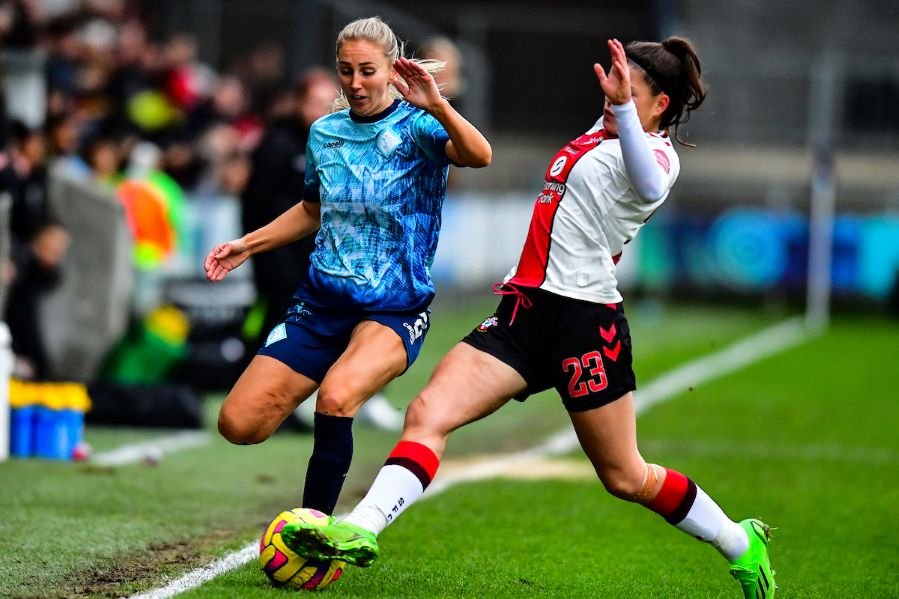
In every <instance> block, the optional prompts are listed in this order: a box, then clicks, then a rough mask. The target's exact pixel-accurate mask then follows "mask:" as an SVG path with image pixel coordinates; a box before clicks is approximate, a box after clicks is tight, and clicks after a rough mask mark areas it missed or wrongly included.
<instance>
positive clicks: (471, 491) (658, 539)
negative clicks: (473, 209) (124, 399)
mask: <svg viewBox="0 0 899 599" xmlns="http://www.w3.org/2000/svg"><path fill="white" fill-rule="evenodd" d="M491 310H492V299H486V300H485V301H483V302H479V303H478V305H476V306H475V307H474V308H468V309H461V308H455V307H452V306H449V305H447V304H444V305H443V306H441V305H439V304H438V305H437V306H436V307H435V312H434V319H433V330H432V332H431V333H430V335H429V338H428V341H427V344H426V345H425V348H424V352H423V354H422V356H421V358H420V359H419V362H418V363H417V364H416V365H415V366H414V367H413V369H412V370H411V371H410V372H409V373H407V374H406V375H405V376H404V377H402V378H401V379H399V380H398V381H397V382H395V383H394V384H392V385H391V386H390V387H389V389H388V395H389V396H390V398H391V400H392V401H393V402H394V403H395V404H397V405H402V404H404V403H405V402H407V401H408V399H409V398H410V397H411V396H412V395H413V394H414V393H415V391H416V390H417V389H418V388H420V387H421V385H422V384H423V383H424V382H425V381H426V379H427V376H428V374H429V373H430V369H431V367H432V366H433V364H434V363H435V361H436V360H437V359H438V358H439V356H440V355H442V353H443V352H444V351H445V350H446V349H447V348H448V347H449V346H451V345H452V344H453V343H454V342H455V341H456V340H457V339H458V338H459V337H461V336H462V335H463V334H464V333H465V332H466V331H467V330H468V329H470V328H471V327H472V326H474V325H476V324H478V323H479V322H480V321H481V320H482V319H483V318H484V317H485V316H487V315H489V312H490V311H491ZM783 316H784V315H783V314H772V313H768V312H766V313H760V312H759V311H744V310H739V309H709V308H701V307H683V306H669V307H664V308H659V307H657V306H651V305H648V304H647V306H646V307H644V306H641V305H639V304H637V303H635V304H634V305H632V306H630V309H629V317H630V320H631V324H632V329H633V337H634V346H635V353H636V369H637V375H638V380H639V381H642V382H644V383H645V382H648V381H650V380H652V379H653V378H654V377H655V376H657V375H659V374H661V373H663V372H665V371H667V370H669V369H671V368H674V367H676V366H678V365H680V364H683V363H684V362H686V361H689V360H690V359H692V358H695V357H699V356H702V355H705V354H708V353H711V352H713V351H715V350H716V349H718V348H720V347H722V346H724V345H726V344H727V343H728V342H730V341H733V340H735V339H738V338H740V337H742V336H744V335H747V334H750V333H752V332H755V331H757V330H759V329H761V328H763V327H765V326H768V325H770V324H774V323H775V322H778V321H779V320H781V318H782V317H783ZM897 339H899V322H896V321H895V320H893V321H889V320H884V319H878V318H874V317H841V316H837V317H835V319H834V322H833V326H832V327H831V329H830V330H829V331H828V332H827V333H826V334H825V335H823V336H821V337H818V338H815V339H812V340H810V341H808V342H806V343H804V344H802V345H800V346H798V347H795V348H793V349H790V350H788V351H786V352H784V353H782V354H779V355H777V356H774V357H772V358H768V359H766V360H763V361H760V362H758V363H755V364H753V365H751V366H750V367H748V368H745V369H743V370H741V371H739V372H737V373H735V374H732V375H729V376H727V377H724V378H722V379H719V380H716V381H712V382H709V383H705V384H701V385H697V386H696V387H695V388H694V389H693V390H692V391H689V392H687V393H684V394H682V395H679V396H677V397H674V398H672V400H671V401H669V402H668V403H665V404H662V405H659V406H656V407H655V408H653V409H652V410H650V411H649V412H648V413H646V414H645V415H644V416H642V417H641V418H640V421H639V432H640V441H641V447H642V450H643V453H644V455H645V456H646V457H647V459H649V460H651V461H655V462H658V463H662V464H665V465H667V466H670V467H672V468H675V469H679V470H682V471H683V472H685V473H686V474H687V475H688V476H690V477H692V478H693V479H694V480H696V481H697V482H698V483H699V484H700V485H701V486H702V487H703V488H704V489H705V490H706V491H707V492H709V494H711V495H712V496H713V497H715V498H716V499H717V500H718V501H719V502H720V503H721V504H722V506H723V507H724V509H725V510H726V511H727V512H728V513H729V514H730V515H731V516H732V517H735V518H743V517H748V516H762V517H764V518H765V519H766V520H767V521H768V522H769V523H770V524H772V525H773V526H775V527H776V528H777V530H776V531H775V532H774V540H773V542H772V545H771V549H772V557H773V560H774V566H775V569H776V570H777V573H778V583H779V585H780V587H781V588H780V593H779V595H778V596H781V597H896V596H899V573H897V566H899V523H897V518H896V509H897V506H899V484H897V482H896V481H897V480H899V437H897V435H896V434H895V423H896V422H897V420H899V377H897V374H896V372H897V369H896V366H895V360H896V357H895V350H896V347H897V344H896V340H897ZM218 401H220V398H218V399H216V398H211V399H210V401H209V402H208V404H209V405H208V409H209V416H210V417H209V422H210V424H212V423H214V415H215V410H216V408H217V403H218ZM566 422H567V418H566V416H565V413H564V411H563V410H562V409H561V405H560V403H559V401H558V399H557V398H556V397H555V396H554V395H553V394H551V393H546V394H542V395H540V396H537V397H533V398H531V399H530V400H529V401H528V402H527V403H525V404H523V405H520V404H518V403H517V402H515V403H512V404H510V405H508V406H507V407H505V408H503V409H502V410H500V412H499V413H497V414H496V415H494V416H492V417H491V418H488V419H486V420H484V421H482V422H479V423H476V424H475V425H472V426H470V427H468V428H466V429H463V430H462V431H460V432H459V433H458V434H457V435H455V436H454V437H453V439H452V440H451V442H450V448H449V451H448V453H447V459H453V460H464V459H466V458H467V457H470V456H479V455H485V454H490V453H496V452H507V451H513V450H516V449H522V448H526V447H530V446H533V445H536V444H538V443H540V442H541V441H543V440H544V439H545V438H546V437H547V436H549V435H550V434H552V433H554V432H556V431H557V430H560V429H561V428H562V427H564V426H565V424H566ZM158 434H160V433H159V432H153V431H122V430H109V429H93V430H89V431H88V438H89V441H90V442H91V443H92V444H93V445H94V447H95V449H98V450H103V449H108V448H112V447H115V446H117V445H120V444H122V443H131V442H135V441H139V440H145V439H147V438H149V437H153V436H156V435H158ZM356 439H357V441H356V458H355V462H354V465H353V469H352V471H351V473H350V477H349V479H348V481H347V485H346V487H345V490H344V494H343V497H342V500H341V507H342V508H344V509H348V508H349V507H351V506H352V505H353V503H355V501H356V500H357V499H358V498H359V497H360V496H361V494H362V493H364V491H365V489H366V488H367V486H368V484H369V483H370V481H371V478H372V476H373V475H374V473H375V472H376V471H377V469H378V467H379V466H380V464H381V463H382V462H383V459H384V457H385V456H386V454H387V452H388V451H389V450H390V448H391V447H392V446H393V444H394V442H395V439H396V435H395V434H394V433H388V432H382V431H374V430H371V429H365V428H361V427H357V430H356ZM310 442H311V438H310V437H309V436H304V435H296V434H279V435H277V436H275V437H274V438H272V439H271V440H269V441H267V442H266V443H264V444H262V445H259V446H254V447H234V446H230V445H228V444H227V443H225V442H224V441H222V440H220V439H218V438H216V437H213V441H212V442H211V443H210V444H209V445H207V446H204V447H200V448H194V449H189V450H185V451H183V452H181V453H177V454H173V455H170V456H166V457H165V458H164V459H163V460H162V462H161V463H160V465H159V466H158V467H155V468H153V467H147V466H144V465H140V464H138V465H133V466H126V467H121V468H115V469H101V468H96V467H92V466H90V465H89V464H87V465H85V464H69V463H49V462H44V461H38V460H12V461H9V462H6V463H2V464H0V489H2V491H0V514H2V516H0V555H2V556H3V557H2V558H0V596H3V597H57V596H121V595H127V594H130V593H134V592H139V591H144V590H148V589H152V588H155V587H157V586H159V585H161V584H163V583H164V582H165V581H166V580H168V579H172V578H175V577H177V576H180V575H181V574H183V573H185V572H187V571H189V570H191V569H193V568H195V567H198V566H200V565H203V564H204V563H207V562H208V561H209V560H211V559H212V558H214V557H216V556H221V555H224V554H226V553H228V552H230V551H232V550H234V549H236V548H238V547H241V546H243V545H245V544H246V543H247V542H248V541H249V540H251V539H253V538H256V537H258V534H259V533H260V532H261V530H262V526H263V525H264V524H265V522H267V520H268V519H270V518H271V517H272V516H274V515H275V514H276V513H277V512H278V511H280V510H281V509H284V508H287V507H294V506H295V505H296V504H297V503H298V502H299V494H300V485H301V484H302V478H303V472H304V468H305V462H306V459H307V458H308V455H309V448H310ZM559 459H560V460H562V461H564V462H566V463H569V464H570V465H572V466H573V467H574V469H575V470H580V471H584V470H588V467H587V464H586V460H585V459H584V458H583V457H582V456H581V455H580V454H579V453H578V452H575V453H572V454H571V455H569V456H563V457H562V458H559ZM381 546H382V556H383V557H382V559H381V560H380V561H379V562H376V563H375V565H373V566H372V567H371V568H369V569H366V570H361V569H352V568H350V569H348V571H347V572H346V573H345V575H344V577H343V578H342V579H341V580H340V581H339V582H337V583H336V584H335V585H334V586H333V587H331V588H330V589H328V590H327V591H325V593H327V595H328V596H334V597H338V596H339V597H460V596H463V597H464V596H470V597H550V596H552V597H583V596H601V597H738V596H740V592H739V588H738V586H737V585H736V583H735V582H734V581H733V580H731V579H730V577H729V576H728V574H727V565H726V563H725V562H724V560H723V559H722V558H720V557H719V556H718V555H717V554H716V552H715V551H714V550H713V549H711V548H710V547H708V546H705V545H703V544H701V543H698V542H696V541H693V540H691V539H690V538H689V537H687V536H686V535H684V534H683V533H681V532H680V531H677V530H675V529H673V528H672V527H670V526H668V525H667V524H665V523H664V521H663V520H661V519H660V518H658V517H657V516H655V515H653V514H651V513H649V512H648V511H646V510H645V509H643V508H640V507H638V506H635V505H630V504H626V503H623V502H621V501H619V500H616V499H614V498H612V497H611V496H609V495H607V494H606V493H605V492H604V491H603V489H602V486H601V485H600V484H599V482H598V481H597V480H595V479H594V478H590V477H578V478H570V479H564V480H562V479H557V478H542V479H526V480H525V479H495V480H489V481H483V482H477V483H468V484H464V485H459V486H456V487H453V488H451V489H450V490H448V491H446V492H445V493H443V494H441V495H439V496H437V497H435V498H433V499H430V500H428V501H426V502H422V503H421V504H419V505H416V506H415V507H414V508H412V509H411V510H410V511H409V512H407V513H406V514H405V515H404V516H403V517H402V518H401V519H400V520H399V521H398V522H397V523H396V524H394V525H393V526H391V527H390V528H389V529H388V530H387V531H385V532H384V534H383V535H382V537H381ZM284 592H285V591H281V590H278V589H273V588H272V587H270V586H269V584H268V583H267V581H266V579H265V578H264V576H263V575H262V574H261V573H260V572H259V570H258V567H257V566H256V563H255V562H253V563H251V564H248V565H246V566H244V567H242V568H239V569H237V570H235V571H233V572H230V573H228V574H226V575H223V576H221V577H219V578H217V579H215V580H213V581H211V582H209V583H206V584H205V585H203V586H201V587H200V588H198V589H195V590H193V591H190V592H188V593H187V594H186V595H185V596H189V597H223V596H227V597H238V598H243V597H269V598H271V597H281V596H283V595H282V594H281V593H284Z"/></svg>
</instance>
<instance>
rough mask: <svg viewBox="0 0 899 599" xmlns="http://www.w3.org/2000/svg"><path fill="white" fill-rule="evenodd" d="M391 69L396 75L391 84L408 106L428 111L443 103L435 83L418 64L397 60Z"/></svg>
mask: <svg viewBox="0 0 899 599" xmlns="http://www.w3.org/2000/svg"><path fill="white" fill-rule="evenodd" d="M393 68H394V69H396V72H397V75H398V77H394V79H393V84H394V85H395V86H396V88H397V89H398V90H400V93H401V94H403V98H404V99H405V100H406V101H407V102H408V103H409V104H412V105H413V106H416V107H418V108H421V109H422V110H430V109H431V108H432V107H436V106H438V105H439V104H440V103H441V102H442V101H443V97H442V96H441V95H440V89H439V88H438V87H437V82H436V81H434V78H433V77H432V76H431V74H430V73H428V72H427V71H426V70H424V68H423V67H422V66H421V65H419V64H418V63H416V62H414V61H412V60H409V59H408V58H398V59H397V60H396V62H394V63H393Z"/></svg>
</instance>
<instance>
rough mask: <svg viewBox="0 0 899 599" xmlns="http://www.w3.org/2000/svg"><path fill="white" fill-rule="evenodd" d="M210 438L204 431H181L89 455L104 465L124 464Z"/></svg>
mask: <svg viewBox="0 0 899 599" xmlns="http://www.w3.org/2000/svg"><path fill="white" fill-rule="evenodd" d="M210 439H211V437H210V435H209V433H208V432H206V431H181V432H179V433H174V434H171V435H166V436H165V437H158V438H156V439H150V440H148V441H143V442H141V443H134V444H131V445H123V446H122V447H119V448H117V449H111V450H109V451H104V452H101V453H98V454H95V455H94V456H93V457H91V459H90V463H91V464H93V465H95V466H106V467H113V466H126V465H128V464H134V463H137V462H141V461H144V460H146V459H151V460H152V459H158V458H159V457H161V456H163V455H165V454H167V453H173V452H176V451H181V450H182V449H188V448H190V447H199V446H201V445H206V444H207V443H209V441H210Z"/></svg>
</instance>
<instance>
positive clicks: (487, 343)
mask: <svg viewBox="0 0 899 599" xmlns="http://www.w3.org/2000/svg"><path fill="white" fill-rule="evenodd" d="M509 287H510V286H509V285H506V286H505V288H506V289H508V288H509ZM515 289H516V291H517V292H518V293H513V294H509V295H506V296H505V297H503V299H502V300H501V301H500V303H499V307H497V309H496V312H495V313H494V315H493V316H491V317H489V318H487V319H486V320H484V322H482V323H481V324H480V325H479V326H478V327H476V328H475V329H474V330H473V331H472V332H471V333H469V334H468V335H467V336H466V337H465V338H464V339H463V341H464V342H465V343H468V344H469V345H471V346H472V347H474V348H476V349H479V350H481V351H483V352H486V353H488V354H490V355H491V356H494V357H495V358H498V359H499V360H501V361H502V362H505V363H506V364H508V365H509V366H511V367H512V368H514V369H515V370H517V371H518V373H519V374H521V376H522V377H523V378H524V380H525V381H526V382H527V384H528V387H527V389H525V390H524V391H523V392H522V393H520V394H519V395H517V396H515V399H517V400H519V401H524V400H525V399H527V398H528V396H529V395H531V394H532V393H539V392H540V391H545V390H546V389H549V388H551V387H555V389H556V390H557V391H558V392H559V395H561V396H562V403H563V404H564V405H565V409H567V410H568V411H570V412H583V411H586V410H591V409H593V408H598V407H599V406H603V405H605V404H607V403H610V402H612V401H615V400H616V399H618V398H619V397H621V396H623V395H625V394H626V393H628V392H629V391H633V390H634V389H636V379H635V377H634V371H633V367H632V364H633V354H632V353H631V335H630V327H628V324H627V318H626V317H625V316H624V308H623V306H622V304H621V303H618V304H596V303H593V302H586V301H582V300H576V299H572V298H568V297H564V296H561V295H557V294H554V293H550V292H548V291H544V290H542V289H536V288H515ZM519 294H520V295H519Z"/></svg>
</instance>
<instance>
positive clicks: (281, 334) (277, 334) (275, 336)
mask: <svg viewBox="0 0 899 599" xmlns="http://www.w3.org/2000/svg"><path fill="white" fill-rule="evenodd" d="M282 339H287V325H285V324H284V323H283V322H282V323H281V324H279V325H278V326H276V327H275V328H273V329H272V332H271V333H269V334H268V337H266V338H265V347H268V346H269V345H271V344H272V343H277V342H278V341H281V340H282Z"/></svg>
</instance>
